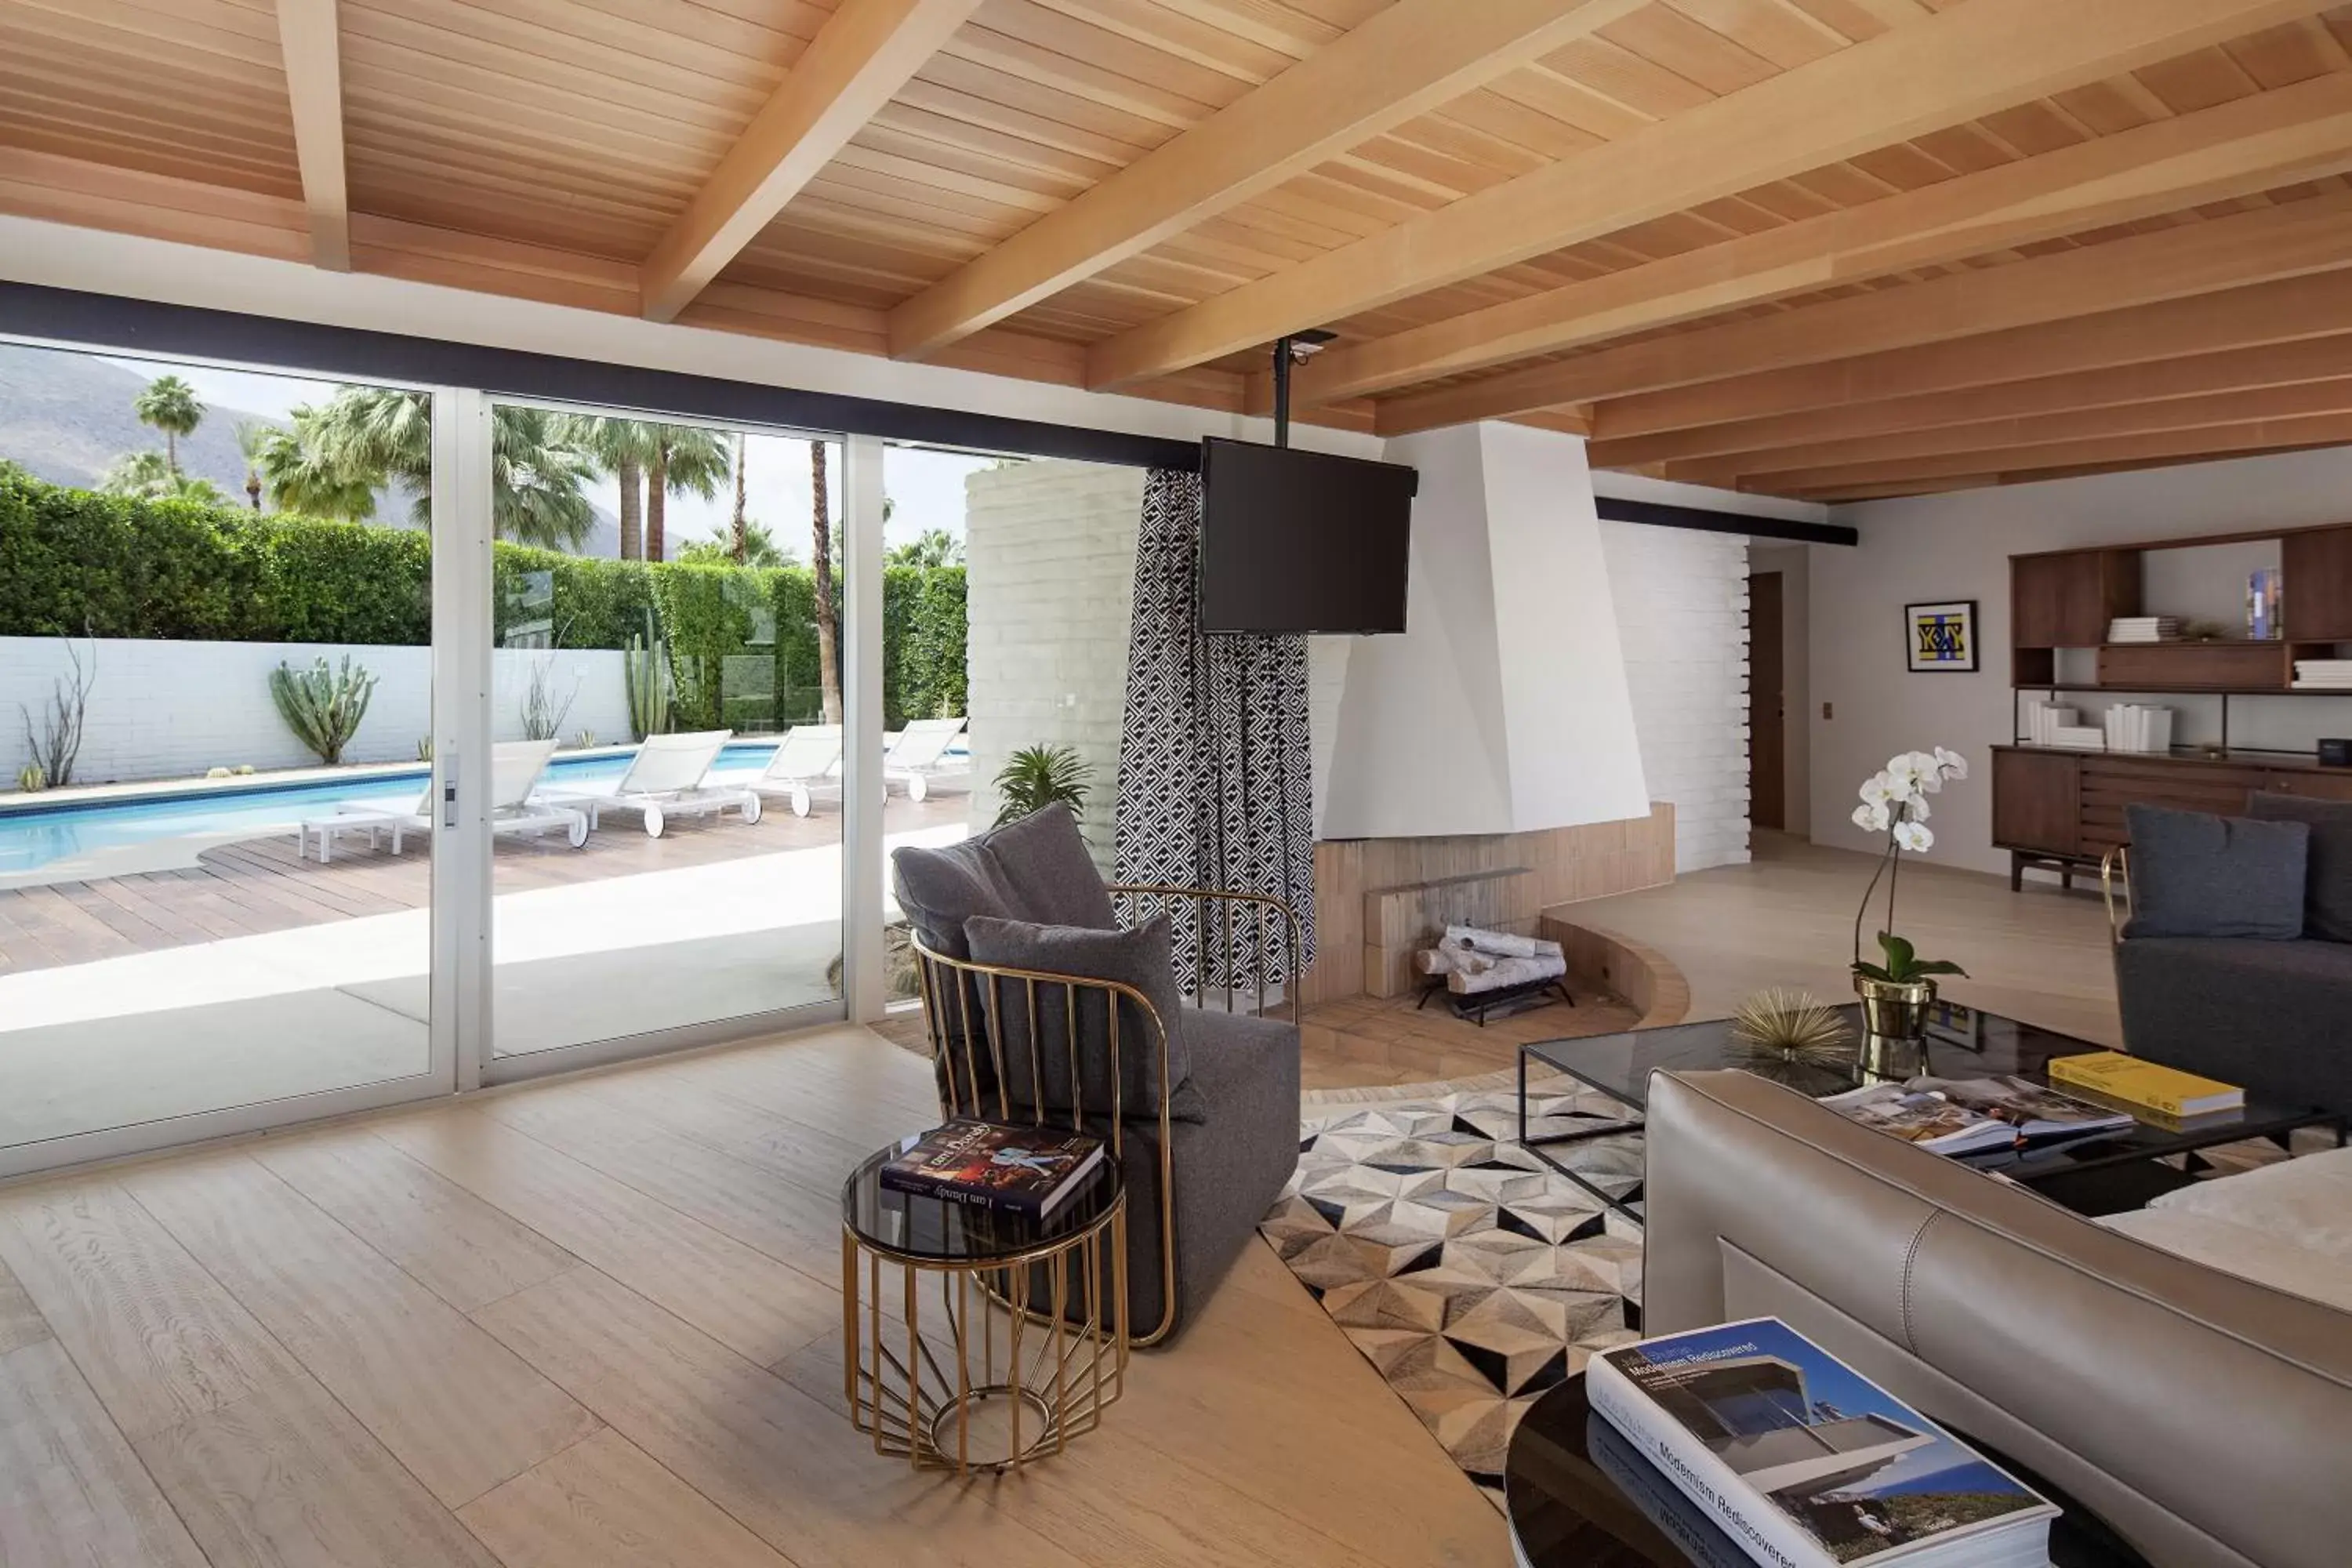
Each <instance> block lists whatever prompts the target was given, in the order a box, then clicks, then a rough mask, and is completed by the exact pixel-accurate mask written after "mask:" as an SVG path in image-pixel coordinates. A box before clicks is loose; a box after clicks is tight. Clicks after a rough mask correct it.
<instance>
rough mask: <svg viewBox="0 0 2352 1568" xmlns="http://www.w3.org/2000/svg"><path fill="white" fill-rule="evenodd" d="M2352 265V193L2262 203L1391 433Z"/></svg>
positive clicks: (1502, 384)
mask: <svg viewBox="0 0 2352 1568" xmlns="http://www.w3.org/2000/svg"><path fill="white" fill-rule="evenodd" d="M2345 267H2352V194H2345V193H2336V194H2332V195H2324V196H2315V197H2313V198H2311V199H2309V200H2305V201H2298V202H2291V203H2287V204H2285V205H2279V206H2265V207H2256V208H2253V209H2252V210H2250V211H2247V212H2242V213H2233V214H2231V215H2230V216H2226V217H2218V218H2212V219H2209V220H2206V221H2204V222H2200V223H2189V224H2184V225H2181V226H2179V227H2174V228H2165V229H2158V230H2156V231H2155V232H2153V233H2148V234H2140V235H2134V236H2132V237H2129V238H2126V239H2118V240H2113V241H2110V242H2108V243H2105V244H2102V245H2088V246H2078V247H2074V248H2073V249H2069V250H2062V251H2057V252H2054V253H2053V254H2050V255H2046V256H2039V257H2035V258H2032V259H2031V260H2026V261H2018V262H2012V263H2011V264H2009V265H2007V266H2003V267H1990V268H1969V269H1964V270H1960V271H1957V272H1951V273H1947V274H1946V275H1944V276H1943V277H1940V278H1936V279H1930V280H1928V281H1927V282H1925V283H1914V284H1906V285H1904V286H1901V287H1898V288H1891V289H1875V290H1873V291H1870V292H1868V293H1863V294H1853V295H1849V296H1847V297H1845V298H1843V299H1840V300H1828V301H1826V302H1824V303H1822V304H1817V305H1804V306H1800V307H1799V308H1797V309H1795V310H1780V311H1776V312H1774V313H1773V314H1771V315H1768V316H1759V317H1755V318H1751V319H1749V320H1747V321H1732V322H1728V323H1727V324H1725V325H1723V326H1719V327H1702V328H1699V329H1697V330H1696V331H1686V332H1670V333H1665V334H1663V335H1661V336H1658V337H1654V338H1651V339H1649V340H1647V341H1645V342H1635V343H1627V344H1624V345H1623V346H1622V347H1618V348H1604V349H1600V350H1597V351H1595V352H1593V353H1588V354H1583V355H1580V356H1579V357H1577V358H1575V359H1570V360H1566V361H1563V362H1560V363H1555V364H1541V365H1531V366H1529V367H1528V368H1527V369H1525V370H1517V371H1507V372H1506V373H1504V374H1501V375H1496V376H1490V377H1488V378H1486V380H1483V381H1475V382H1469V383H1465V384H1462V385H1459V386H1449V387H1442V388H1439V389H1437V390H1435V391H1432V392H1423V393H1412V394H1408V395H1404V396H1402V397H1392V398H1388V399H1386V400H1384V401H1382V402H1381V405H1380V414H1379V428H1380V430H1381V434H1382V435H1393V436H1402V435H1407V434H1410V433H1411V432H1412V431H1415V430H1427V429H1432V428H1433V427H1435V426H1442V425H1461V424H1465V423H1468V422H1469V421H1472V420H1475V419H1497V418H1501V417H1502V416H1505V415H1509V414H1519V413H1524V412H1525V411H1527V410H1528V409H1530V408H1548V407H1550V406H1553V405H1558V404H1564V403H1589V402H1592V401H1594V400H1596V399H1605V398H1610V397H1616V396H1626V395H1633V394H1638V393H1644V392H1657V391H1664V390H1669V389H1672V388H1675V387H1678V386H1689V385H1692V384H1696V383H1700V382H1709V381H1720V380H1725V379H1728V378H1730V377H1734V376H1739V375H1748V374H1760V373H1762V372H1766V371H1774V370H1784V369H1787V368H1789V367H1790V366H1794V365H1804V364H1817V363H1822V362H1824V361H1830V360H1840V359H1848V358H1852V357H1853V356H1854V355H1857V354H1867V353H1883V352H1885V351H1886V350H1889V349H1901V348H1916V347H1919V346H1921V345H1923V344H1928V343H1937V342H1948V341H1949V340H1952V339H1955V338H1968V337H1976V336H1979V335H1981V334H1983V333H1986V332H1994V331H2004V330H2006V329H2010V328H2015V327H2028V326H2038V325H2040V324H2042V323H2043V322H2049V321H2065V320H2068V319H2070V318H2073V317H2077V316H2083V315H2087V314H2093V313H2095V312H2098V311H2103V310H2117V309H2122V308H2125V307H2128V306H2132V305H2146V304H2156V303H2159V302H2161V301H2163V300H2178V299H2184V298H2188V297H2189V296H2192V295H2198V294H2208V293H2212V292H2214V291H2216V290H2219V289H2231V288H2237V287H2242V286H2243V285H2245V284H2249V283H2260V282H2267V281H2270V280H2272V279H2280V278H2293V277H2296V276H2299V275H2301V274H2304V273H2311V272H2327V271H2333V270H2335V269H2336V268H2345Z"/></svg>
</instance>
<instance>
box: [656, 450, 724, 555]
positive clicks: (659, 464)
mask: <svg viewBox="0 0 2352 1568" xmlns="http://www.w3.org/2000/svg"><path fill="white" fill-rule="evenodd" d="M650 428H651V429H652V431H653V434H654V455H653V459H652V461H650V462H648V463H647V464H646V560H648V561H659V560H661V559H662V551H663V549H664V547H665V546H666V545H667V521H668V520H667V512H668V503H669V497H670V494H671V492H672V491H682V492H684V493H686V494H688V495H697V496H700V497H701V498H702V499H703V500H718V499H719V480H720V479H725V478H726V477H727V465H728V458H729V455H730V454H729V452H728V449H727V447H728V442H727V438H726V437H723V436H721V435H720V434H719V432H718V431H716V430H706V429H704V428H703V427H702V426H698V425H656V426H651V427H650Z"/></svg>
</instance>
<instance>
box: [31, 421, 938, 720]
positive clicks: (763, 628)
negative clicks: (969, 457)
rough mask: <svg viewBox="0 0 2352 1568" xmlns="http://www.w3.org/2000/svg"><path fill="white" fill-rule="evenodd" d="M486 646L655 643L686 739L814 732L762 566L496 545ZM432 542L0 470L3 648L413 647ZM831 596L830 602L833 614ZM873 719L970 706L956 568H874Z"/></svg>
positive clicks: (804, 685)
mask: <svg viewBox="0 0 2352 1568" xmlns="http://www.w3.org/2000/svg"><path fill="white" fill-rule="evenodd" d="M491 551H492V557H493V571H494V573H495V575H496V616H497V630H498V636H499V642H500V643H501V644H503V645H507V646H523V647H530V646H541V647H572V648H621V647H627V646H628V644H629V640H630V639H631V638H632V637H647V638H651V637H660V638H661V639H662V640H663V641H665V642H666V643H667V645H668V647H669V652H670V660H671V666H672V669H673V671H674V673H675V674H676V676H677V687H678V699H679V700H678V702H677V719H676V722H677V725H678V726H679V727H680V728H682V729H692V728H700V727H706V726H712V725H719V724H724V725H726V726H728V727H730V728H734V729H743V730H752V729H771V728H775V727H778V726H781V725H785V724H792V723H796V722H800V721H804V720H813V719H815V718H816V717H818V715H819V713H820V711H821V710H822V707H823V699H822V694H821V691H820V689H819V679H818V673H817V672H818V664H817V643H816V614H815V605H816V588H815V583H814V574H812V573H811V572H810V571H809V570H808V569H807V568H806V567H803V566H787V567H782V568H778V569H773V570H762V569H757V568H745V567H732V566H696V565H688V564H686V563H679V562H662V563H651V564H649V563H646V562H642V561H602V560H591V559H587V558H584V557H581V556H574V555H565V554H562V553H561V552H556V551H551V550H538V549H533V548H531V547H530V546H528V545H521V544H509V543H505V542H499V543H498V544H495V545H493V546H492V547H491ZM432 583H433V561H432V550H431V544H430V542H429V541H428V540H427V538H426V536H425V534H424V533H423V532H421V531H416V530H414V529H400V528H378V527H373V526H370V525H366V524H362V523H349V522H326V521H319V520H317V519H314V518H305V517H289V516H286V515H284V514H282V513H274V514H270V515H268V516H264V515H260V514H257V513H255V512H252V511H248V510H244V509H242V508H237V507H214V506H206V505H204V504H202V503H200V502H194V501H184V500H165V501H148V500H128V499H125V498H122V497H119V496H107V495H100V494H98V493H96V492H94V491H91V490H83V489H68V488H66V487H64V486H60V485H50V484H45V483H43V482H41V481H40V480H38V479H33V478H31V477H30V476H29V475H27V474H26V472H25V471H24V470H23V469H22V468H16V467H15V466H13V465H10V464H6V463H0V636H5V637H82V636H92V637H141V638H163V639H207V640H215V641H222V642H313V643H357V644H370V645H394V646H401V645H406V646H420V645H423V644H425V643H428V642H430V641H431V640H432V624H433V616H432ZM839 595H840V590H839V586H838V584H836V585H835V610H836V611H838V610H839V609H840V604H839ZM882 603H883V616H884V646H885V647H887V649H888V650H889V653H890V662H889V663H888V665H887V666H886V667H885V668H884V670H883V679H882V686H883V707H884V710H885V719H886V721H887V723H888V724H889V725H890V726H891V727H892V728H894V729H895V728H896V727H898V725H899V724H901V723H904V722H905V721H907V720H908V719H909V718H917V719H920V718H929V717H933V716H936V715H940V714H948V715H953V714H959V713H961V712H962V711H963V710H964V698H965V691H966V687H965V677H964V640H965V622H964V572H963V568H962V567H961V566H947V567H940V568H938V569H936V570H933V571H929V572H926V571H922V570H920V569H919V568H915V567H910V566H893V567H890V568H888V569H887V572H886V574H885V575H884V579H883V584H882Z"/></svg>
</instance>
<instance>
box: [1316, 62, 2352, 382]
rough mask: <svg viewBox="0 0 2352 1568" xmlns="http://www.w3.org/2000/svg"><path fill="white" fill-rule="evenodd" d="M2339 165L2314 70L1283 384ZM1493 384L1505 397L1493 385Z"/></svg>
mask: <svg viewBox="0 0 2352 1568" xmlns="http://www.w3.org/2000/svg"><path fill="white" fill-rule="evenodd" d="M2347 167H2352V75H2337V74H2330V75H2327V76H2322V77H2315V78H2312V79H2309V80H2307V81H2303V82H2299V83H2296V84H2295V85H2294V86H2292V87H2285V88H2281V89H2277V90H2276V91H2273V92H2265V93H2256V94H2252V95H2251V96H2249V97H2246V98H2242V99H2239V100H2234V101H2232V102H2230V103H2224V104H2219V105H2216V106H2214V107H2213V108H2210V109H2205V110H2198V111H2197V112H2195V113H2193V114H2185V115H2181V116H2179V117H2177V118H2174V119H2169V120H2158V121H2150V122H2149V123H2147V124H2145V125H2141V126H2137V127H2135V128H2134V129H2131V130H2128V131H2123V132H2117V133H2116V134H2114V135H2111V136H2104V137H2099V138H2096V139H2094V140H2091V141H2087V142H2080V143H2078V144H2076V145H2074V146H2072V147H2066V148H2062V149H2060V150H2059V151H2056V152H2053V153H2044V154H2042V156H2039V157H2033V158H2025V159H2020V160H2018V161H2016V162H2014V163H2002V164H1998V165H1996V166H1994V167H1992V168H1989V169H1982V170H1979V171H1977V172H1975V173H1973V174H1960V175H1958V176H1955V177H1953V178H1950V179H1947V180H1943V181H1939V182H1938V183H1937V184H1930V185H1923V186H1921V187H1919V188H1917V189H1916V190H1910V191H1905V192H1901V193H1899V194H1897V195H1891V196H1887V197H1885V198H1884V199H1882V200H1878V201H1874V202H1870V203H1867V204H1865V205H1862V206H1858V207H1850V208H1846V209H1843V210H1840V211H1836V212H1830V213H1825V214H1822V216H1818V217H1811V218H1805V219H1801V220H1800V221H1798V222H1795V223H1790V224H1786V225H1783V226H1780V227H1778V228H1770V229H1766V230H1763V231H1761V232H1759V233H1756V234H1750V235H1744V236H1741V237H1738V238H1736V239H1730V240H1726V241H1724V242H1722V243H1721V244H1717V245H1709V246H1704V247H1699V248H1697V249H1694V250H1688V251H1685V252H1683V253H1682V254H1680V255H1678V256H1672V257H1668V258H1664V259H1663V260H1658V261H1653V262H1649V263H1646V264H1644V265H1642V266H1638V267H1632V268H1625V269H1624V270H1622V271H1618V272H1612V273H1610V274H1608V275H1606V276H1604V277H1601V278H1596V279H1591V280H1589V281H1582V282H1577V283H1570V284H1568V285H1565V286H1563V287H1561V288H1558V289H1548V290H1546V291H1544V292H1542V293H1538V294H1533V295H1529V296H1528V297H1526V298H1524V299H1519V300H1507V301H1506V302H1504V303H1501V304H1497V305H1492V306H1489V307H1487V308H1486V309H1485V310H1473V311H1469V312H1467V313H1466V314H1464V315H1460V316H1453V317H1448V318H1447V319H1445V320H1444V321H1435V322H1433V323H1431V324H1430V325H1428V326H1424V327H1418V328H1415V329H1412V330H1411V331H1402V332H1398V333H1395V334H1394V335H1392V336H1390V337H1386V338H1381V339H1377V340H1375V341H1373V342H1363V343H1356V344H1341V345H1339V346H1337V347H1334V348H1330V349H1327V350H1325V351H1324V352H1323V353H1320V354H1318V355H1317V356H1316V357H1315V358H1314V359H1313V360H1312V361H1310V362H1308V363H1307V364H1306V365H1304V366H1302V367H1301V368H1300V370H1299V373H1298V374H1297V376H1296V377H1294V378H1293V384H1292V389H1291V390H1292V396H1293V398H1294V400H1295V402H1296V403H1298V404H1305V403H1312V402H1320V401H1323V400H1326V399H1330V400H1338V399H1343V398H1349V397H1360V396H1363V395H1368V394H1372V393H1381V392H1390V391H1393V390H1395V389H1397V388H1399V387H1403V386H1410V385H1412V384H1414V383H1417V382H1423V381H1427V380H1431V379H1433V378H1435V377H1439V376H1444V375H1454V374H1460V373H1462V372H1465V371H1472V370H1479V369H1484V368H1486V366H1489V365H1496V364H1501V363H1507V362H1508V361H1511V360H1515V359H1521V358H1525V357H1527V356H1528V355H1531V354H1537V353H1549V352H1553V351H1557V350H1560V349H1566V348H1573V347H1577V346H1580V345H1582V344H1586V343H1591V342H1601V340H1603V339H1607V338H1614V337H1620V336H1622V335H1624V334H1627V333H1630V332H1636V331H1645V330H1647V329H1650V328H1654V327H1660V326H1665V325H1670V324H1673V323H1675V322H1679V321H1689V320H1692V319H1694V318H1696V317H1700V316H1706V315H1709V314H1712V313H1714V312H1716V311H1718V310H1730V309H1734V308H1736V307H1738V306H1741V305H1749V304H1755V303H1758V302H1759V301H1764V300H1778V299H1783V298H1786V297H1788V296H1790V295H1792V294H1801V293H1805V292H1808V291H1810V290H1813V289H1827V288H1832V287H1834V286H1836V285H1838V284H1842V283H1852V282H1855V281H1858V280H1861V279H1870V278H1878V277H1884V276H1886V275H1888V274H1890V273H1895V272H1899V271H1903V270H1906V269H1908V268H1918V267H1927V266H1937V265H1942V264H1946V263H1950V262H1956V261H1959V260H1961V259H1963V258H1969V257H1973V256H1982V255H1986V254H1989V253H1992V252H1996V251H2001V250H2007V249H2011V248H2014V247H2019V246H2022V245H2028V244H2032V243H2033V242H2035V241H2039V240H2045V239H2053V238H2056V237H2061V236H2064V235H2068V234H2079V233H2082V232H2084V231H2085V230H2089V229H2093V228H2097V227H2102V226H2107V225H2111V224H2117V223H2126V222H2131V221H2134V220H2137V219H2142V218H2147V217H2152V216H2158V215H2160V214H2164V213H2169V212H2174V211H2178V210H2179V209H2181V208H2183V207H2188V206H2192V205H2198V204H2200V203H2204V202H2210V201H2216V200H2221V199H2224V198H2227V197H2232V196H2241V195H2251V194H2252V193H2255V192H2259V191H2263V190H2267V189H2271V188H2273V187H2276V186H2279V185H2282V184H2287V183H2288V182H2290V181H2292V180H2295V179H2300V178H2308V177H2312V176H2314V175H2317V174H2331V173H2336V172H2338V171H2340V170H2342V169H2345V168H2347ZM1530 379H1531V381H1533V382H1534V383H1536V384H1538V385H1539V384H1540V382H1541V377H1540V376H1539V375H1538V374H1534V373H1530ZM1494 395H1496V396H1497V397H1501V398H1503V399H1504V400H1506V401H1507V400H1508V397H1509V395H1508V394H1507V392H1506V391H1505V390H1504V389H1501V388H1498V389H1497V390H1496V393H1495V394H1494ZM1545 401H1546V402H1548V401H1551V400H1550V399H1545ZM1542 405H1543V403H1541V402H1538V403H1531V404H1528V405H1527V406H1529V407H1539V406H1542ZM1517 411H1518V410H1516V409H1504V410H1502V412H1505V413H1510V412H1517Z"/></svg>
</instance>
